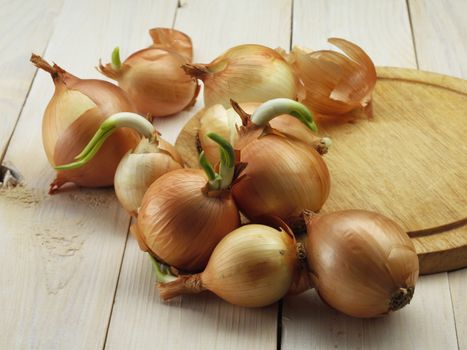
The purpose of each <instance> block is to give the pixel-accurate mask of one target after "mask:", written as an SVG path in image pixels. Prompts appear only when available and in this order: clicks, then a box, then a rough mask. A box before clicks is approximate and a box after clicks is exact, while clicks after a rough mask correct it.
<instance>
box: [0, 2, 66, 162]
mask: <svg viewBox="0 0 467 350" xmlns="http://www.w3.org/2000/svg"><path fill="white" fill-rule="evenodd" d="M62 3H63V0H47V1H43V2H42V3H41V5H40V6H37V2H36V1H34V0H27V1H2V2H1V3H0V8H1V9H2V10H1V11H0V33H2V35H1V36H0V52H1V53H2V54H1V55H0V77H2V78H1V79H0V91H1V92H2V96H1V98H0V119H1V120H2V122H1V123H0V163H1V161H2V157H3V155H4V153H5V148H6V146H7V144H8V140H9V139H10V136H11V133H12V132H13V129H14V127H15V124H16V121H17V119H18V117H19V113H20V111H21V108H22V106H23V104H24V100H25V98H26V95H27V93H28V91H29V88H30V86H31V83H32V79H33V77H34V72H35V69H34V67H33V66H32V65H31V64H30V63H29V60H28V58H29V55H30V54H31V51H34V52H38V53H42V52H43V51H44V49H45V47H46V45H47V41H48V39H49V37H50V35H51V34H52V30H53V27H54V24H55V21H54V17H56V16H57V14H58V13H59V12H60V9H61V7H62Z"/></svg>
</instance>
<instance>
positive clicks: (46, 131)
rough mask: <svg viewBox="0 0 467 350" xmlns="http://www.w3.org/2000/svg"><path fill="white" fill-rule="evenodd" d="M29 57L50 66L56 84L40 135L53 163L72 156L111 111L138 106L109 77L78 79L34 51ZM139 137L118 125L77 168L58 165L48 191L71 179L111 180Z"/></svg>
mask: <svg viewBox="0 0 467 350" xmlns="http://www.w3.org/2000/svg"><path fill="white" fill-rule="evenodd" d="M31 61H32V62H33V63H34V64H35V65H36V66H37V67H39V68H41V69H44V70H46V71H47V72H49V73H50V74H51V76H52V78H53V82H54V85H55V92H54V95H53V97H52V99H51V100H50V102H49V104H48V105H47V108H46V110H45V112H44V117H43V120H42V141H43V144H44V149H45V152H46V154H47V158H48V160H49V163H50V164H51V165H52V166H56V165H61V164H67V163H70V162H72V161H73V160H74V157H75V156H76V155H77V154H78V153H79V152H80V151H81V150H82V149H83V148H84V146H85V145H86V144H87V143H88V141H89V140H90V139H91V137H92V136H93V135H94V133H95V132H96V130H97V129H98V128H99V126H100V124H101V123H102V122H103V121H104V120H105V119H107V118H108V117H109V116H111V115H112V114H115V113H118V112H134V111H135V107H134V106H133V104H132V102H131V101H130V100H129V98H128V96H127V94H126V93H125V92H124V91H123V90H121V89H120V88H118V87H117V86H115V85H113V84H111V83H109V82H106V81H102V80H95V79H89V80H88V79H79V78H77V77H75V76H74V75H72V74H70V73H68V72H66V71H64V70H63V69H62V68H60V67H59V66H57V65H54V66H53V67H52V66H50V65H48V63H47V62H45V61H44V60H43V59H42V58H40V57H39V56H37V55H32V57H31ZM139 140H140V137H139V135H138V134H137V133H136V132H135V131H133V130H131V129H128V128H122V129H120V130H117V131H116V132H115V133H114V134H113V135H112V136H110V137H109V140H108V141H107V142H106V144H104V145H103V147H102V148H101V149H100V150H99V152H98V153H97V154H96V156H95V157H94V159H93V160H92V161H91V162H89V163H88V164H86V165H85V166H83V167H81V168H78V169H73V170H62V171H58V172H57V177H56V179H55V180H54V181H53V182H52V184H51V188H50V192H51V193H53V192H54V191H56V190H58V189H59V188H60V187H61V186H62V185H64V184H65V183H67V182H73V183H75V184H76V185H79V186H84V187H102V186H111V185H113V180H114V175H115V171H116V169H117V166H118V164H119V162H120V160H121V159H122V157H123V156H124V155H125V153H126V152H128V150H130V149H132V148H134V147H136V145H137V144H138V142H139Z"/></svg>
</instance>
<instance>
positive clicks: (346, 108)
mask: <svg viewBox="0 0 467 350" xmlns="http://www.w3.org/2000/svg"><path fill="white" fill-rule="evenodd" d="M328 41H329V42H330V43H331V44H333V45H335V46H337V47H338V48H340V49H341V50H342V51H343V52H344V53H345V55H344V54H342V53H339V52H336V51H330V50H320V51H314V52H310V51H307V50H303V49H301V48H299V47H294V48H293V49H292V52H291V54H290V56H289V60H290V61H291V62H292V64H293V65H294V66H295V68H296V69H297V71H298V72H299V76H300V78H301V79H302V81H303V84H304V86H305V89H306V98H305V99H304V100H303V103H304V104H305V105H307V106H308V107H309V108H310V109H311V110H312V111H313V112H315V113H320V114H324V115H339V114H345V113H348V112H350V111H352V110H354V109H356V108H362V107H367V106H368V105H369V103H370V101H371V95H372V92H373V89H374V87H375V84H376V69H375V66H374V64H373V62H372V61H371V59H370V57H368V55H367V54H366V53H365V51H363V50H362V49H361V48H360V47H359V46H357V45H355V44H354V43H351V42H350V41H347V40H344V39H340V38H330V39H329V40H328Z"/></svg>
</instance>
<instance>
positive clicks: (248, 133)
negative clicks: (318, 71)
mask: <svg viewBox="0 0 467 350" xmlns="http://www.w3.org/2000/svg"><path fill="white" fill-rule="evenodd" d="M235 108H236V109H238V105H237V106H236V107H235ZM238 112H239V113H240V114H242V118H243V119H244V125H243V126H242V127H241V128H240V129H239V139H238V141H237V143H236V147H237V148H238V149H239V150H240V160H241V161H242V162H243V163H246V164H248V165H247V167H246V168H245V169H244V170H243V172H242V174H241V176H240V177H239V179H238V181H236V182H235V184H234V185H233V186H232V193H233V196H234V198H235V201H236V202H237V204H238V206H239V208H240V210H241V211H242V213H244V214H245V215H246V216H247V217H248V218H249V219H253V218H255V217H258V216H264V215H271V216H277V217H279V218H281V219H283V220H285V221H286V222H287V221H288V220H290V219H292V218H294V217H297V216H299V215H301V213H302V212H303V210H305V209H309V210H313V211H318V210H319V209H320V208H321V207H322V205H323V204H324V202H325V201H326V199H327V197H328V195H329V190H330V176H329V171H328V168H327V166H326V163H325V162H324V161H323V159H322V157H321V156H320V155H319V153H318V152H317V151H316V150H315V149H314V148H313V147H310V146H309V145H307V144H305V143H302V142H297V141H296V140H291V139H290V138H287V137H286V136H284V135H283V134H281V133H279V132H277V131H275V130H274V129H272V128H271V127H270V126H268V125H267V122H268V121H269V120H271V119H272V118H274V117H275V116H277V115H281V114H290V115H292V116H294V117H296V118H298V119H299V120H301V121H302V122H303V123H304V124H305V125H306V126H307V127H308V128H309V129H311V130H313V131H316V125H315V124H314V122H313V119H312V115H311V113H310V111H309V110H308V109H307V108H306V107H305V106H304V105H302V104H301V103H299V102H296V101H292V100H289V99H274V100H270V101H268V102H265V103H264V104H262V105H261V106H259V107H258V108H257V109H256V110H255V112H254V113H253V114H252V115H251V117H250V116H248V115H246V114H245V113H244V112H243V111H241V110H239V111H238Z"/></svg>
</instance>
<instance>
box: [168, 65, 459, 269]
mask: <svg viewBox="0 0 467 350" xmlns="http://www.w3.org/2000/svg"><path fill="white" fill-rule="evenodd" d="M373 110H374V117H373V119H372V120H368V119H366V118H363V117H359V118H357V119H352V122H349V118H347V117H342V122H340V121H338V122H335V121H332V122H329V121H328V120H326V119H322V120H320V122H319V127H320V135H323V136H329V137H331V139H332V140H333V145H332V147H331V149H330V151H329V153H328V154H327V155H326V156H325V160H326V163H327V164H328V167H329V171H330V173H331V194H330V196H329V199H328V201H327V202H326V204H325V205H324V207H323V209H322V212H324V213H326V212H332V211H336V210H343V209H350V208H361V209H367V210H372V211H376V212H380V213H382V214H384V215H386V216H388V217H391V218H393V219H394V220H396V221H397V222H399V223H400V224H401V225H402V227H403V228H404V229H405V230H406V231H416V232H413V233H412V236H414V237H416V238H414V242H415V244H416V247H417V252H418V253H419V254H420V255H421V260H420V263H421V271H422V273H433V272H440V271H449V270H453V269H457V268H460V267H463V266H466V265H467V234H466V233H467V227H464V226H465V224H466V222H463V224H462V223H461V224H460V226H463V227H461V229H457V230H449V231H447V230H445V229H444V230H443V229H441V230H434V231H432V232H421V230H425V229H430V228H435V227H439V226H442V225H446V224H449V223H455V222H459V221H461V220H462V219H464V218H466V217H467V212H466V208H467V173H466V172H465V164H467V152H465V149H464V147H462V146H460V145H462V142H463V140H464V139H465V136H466V135H467V125H466V124H465V120H466V117H467V81H464V80H461V79H456V78H452V77H448V76H443V75H438V74H433V73H428V72H422V71H417V70H410V69H400V68H380V69H378V83H377V85H376V88H375V92H374V95H373ZM199 116H200V114H197V115H195V116H194V118H193V119H192V120H191V121H189V122H188V123H187V124H186V126H185V127H184V129H183V130H182V132H181V133H180V136H179V138H178V140H177V143H176V145H177V147H178V149H179V151H180V153H181V154H183V155H184V158H185V161H186V162H187V163H188V164H189V165H190V166H197V159H198V153H197V150H196V137H197V129H198V127H199V122H198V118H199ZM441 116H442V117H441ZM441 118H442V119H441ZM443 121H446V122H443ZM447 121H448V122H447ZM349 194H351V195H349ZM444 231H446V232H444ZM417 232H418V233H417ZM443 232H444V233H443Z"/></svg>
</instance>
